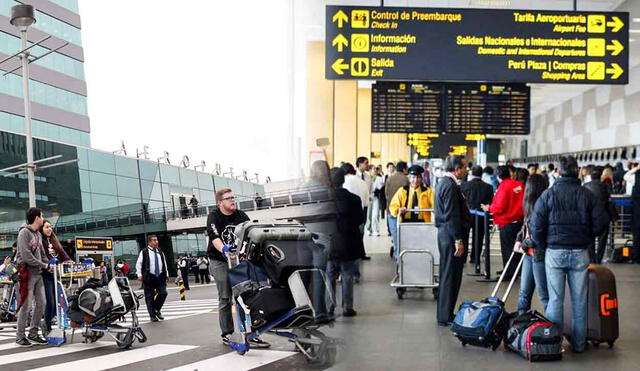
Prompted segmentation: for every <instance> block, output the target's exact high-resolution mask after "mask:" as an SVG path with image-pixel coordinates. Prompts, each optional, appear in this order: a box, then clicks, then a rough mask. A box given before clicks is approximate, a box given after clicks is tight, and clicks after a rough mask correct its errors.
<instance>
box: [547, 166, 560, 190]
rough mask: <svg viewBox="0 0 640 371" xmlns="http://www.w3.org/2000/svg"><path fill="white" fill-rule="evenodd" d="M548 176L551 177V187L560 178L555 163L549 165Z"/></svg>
mask: <svg viewBox="0 0 640 371" xmlns="http://www.w3.org/2000/svg"><path fill="white" fill-rule="evenodd" d="M547 177H548V178H549V187H553V184H554V183H555V182H556V180H558V173H557V172H556V167H555V166H554V165H553V163H550V164H549V165H548V166H547Z"/></svg>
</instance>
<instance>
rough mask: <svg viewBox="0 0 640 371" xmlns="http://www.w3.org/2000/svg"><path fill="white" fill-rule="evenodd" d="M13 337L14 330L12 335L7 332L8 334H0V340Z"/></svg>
mask: <svg viewBox="0 0 640 371" xmlns="http://www.w3.org/2000/svg"><path fill="white" fill-rule="evenodd" d="M14 338H15V332H14V336H12V335H11V334H8V335H0V340H6V339H14Z"/></svg>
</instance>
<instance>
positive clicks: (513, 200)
mask: <svg viewBox="0 0 640 371" xmlns="http://www.w3.org/2000/svg"><path fill="white" fill-rule="evenodd" d="M497 172H498V178H499V179H500V185H499V186H498V190H497V191H496V194H495V196H493V201H492V202H491V206H490V207H484V208H483V209H484V210H485V211H487V210H488V211H489V212H491V214H493V222H494V223H495V224H496V225H497V226H498V228H499V230H500V250H501V252H502V266H503V269H505V268H506V269H507V272H506V273H505V279H507V280H509V279H511V276H513V273H514V272H515V270H516V264H512V265H511V266H510V267H505V266H506V265H507V262H508V261H509V257H510V256H511V252H512V251H513V245H514V244H515V243H516V236H517V235H518V232H520V230H521V229H522V220H523V217H524V213H523V212H522V199H523V197H524V184H522V183H520V182H519V181H517V180H514V179H512V178H511V174H512V171H511V170H510V169H509V168H508V167H507V166H498V171H497ZM514 258H515V259H514V260H515V261H519V260H520V258H521V254H518V253H516V254H515V256H514ZM500 273H502V271H499V272H498V274H500Z"/></svg>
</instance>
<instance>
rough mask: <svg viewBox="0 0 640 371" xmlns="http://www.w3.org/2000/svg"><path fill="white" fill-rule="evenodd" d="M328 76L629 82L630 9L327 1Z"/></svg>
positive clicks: (349, 77) (347, 77)
mask: <svg viewBox="0 0 640 371" xmlns="http://www.w3.org/2000/svg"><path fill="white" fill-rule="evenodd" d="M326 10H327V17H326V44H325V48H326V52H325V55H326V72H325V74H326V77H327V78H328V79H372V80H432V81H435V80H437V81H495V82H532V83H565V84H567V83H568V84H571V83H588V84H626V83H627V82H628V79H629V78H628V66H629V52H628V49H629V48H628V46H629V27H628V22H629V13H624V12H558V11H538V10H503V9H500V10H495V9H451V8H386V7H385V8H379V7H378V8H372V7H351V6H327V9H326Z"/></svg>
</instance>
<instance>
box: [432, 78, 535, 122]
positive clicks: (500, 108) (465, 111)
mask: <svg viewBox="0 0 640 371" xmlns="http://www.w3.org/2000/svg"><path fill="white" fill-rule="evenodd" d="M530 96H531V95H530V89H529V87H528V86H525V85H513V84H512V85H503V86H502V85H486V84H469V85H459V84H456V85H447V86H446V97H447V98H446V102H447V103H446V108H445V110H446V122H445V131H446V132H447V133H461V134H466V133H482V134H503V135H510V134H513V135H527V134H529V130H530V112H531V111H530V106H531V101H530Z"/></svg>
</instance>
